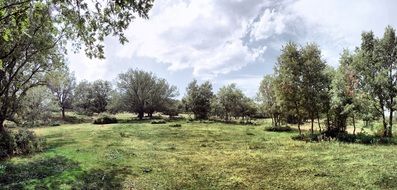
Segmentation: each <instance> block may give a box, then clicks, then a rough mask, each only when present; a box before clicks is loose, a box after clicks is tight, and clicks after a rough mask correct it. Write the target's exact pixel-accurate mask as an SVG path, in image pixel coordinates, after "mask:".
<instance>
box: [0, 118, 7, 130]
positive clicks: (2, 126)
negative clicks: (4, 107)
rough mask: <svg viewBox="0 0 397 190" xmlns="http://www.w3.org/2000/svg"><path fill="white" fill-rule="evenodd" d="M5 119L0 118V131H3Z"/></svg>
mask: <svg viewBox="0 0 397 190" xmlns="http://www.w3.org/2000/svg"><path fill="white" fill-rule="evenodd" d="M4 121H5V119H0V133H2V132H5V131H6V128H5V127H4Z"/></svg>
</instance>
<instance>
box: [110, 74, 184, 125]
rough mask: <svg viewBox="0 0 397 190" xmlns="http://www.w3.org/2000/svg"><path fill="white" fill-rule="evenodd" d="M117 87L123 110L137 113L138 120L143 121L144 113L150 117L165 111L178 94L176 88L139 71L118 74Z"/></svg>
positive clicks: (152, 75)
mask: <svg viewBox="0 0 397 190" xmlns="http://www.w3.org/2000/svg"><path fill="white" fill-rule="evenodd" d="M117 86H118V91H119V92H120V94H121V101H122V102H123V103H124V109H125V110H127V111H131V112H134V113H137V114H138V118H139V119H143V116H144V113H148V114H149V116H150V117H151V116H152V114H153V113H154V112H156V111H157V112H161V111H164V110H166V107H167V105H169V104H170V102H171V101H173V100H172V98H173V97H175V96H177V94H178V93H177V89H176V87H175V86H171V85H169V84H168V83H167V81H166V80H165V79H159V78H157V77H156V76H155V75H154V74H153V73H149V72H145V71H140V70H129V71H127V72H126V73H123V74H120V75H119V80H118V82H117Z"/></svg>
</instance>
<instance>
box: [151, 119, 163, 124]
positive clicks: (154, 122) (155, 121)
mask: <svg viewBox="0 0 397 190" xmlns="http://www.w3.org/2000/svg"><path fill="white" fill-rule="evenodd" d="M150 123H151V124H165V123H167V122H166V121H165V120H162V119H160V120H153V121H151V122H150Z"/></svg>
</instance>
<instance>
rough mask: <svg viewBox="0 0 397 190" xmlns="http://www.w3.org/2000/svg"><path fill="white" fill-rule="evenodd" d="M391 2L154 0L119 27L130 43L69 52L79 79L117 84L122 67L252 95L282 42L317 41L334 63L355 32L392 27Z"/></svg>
mask: <svg viewBox="0 0 397 190" xmlns="http://www.w3.org/2000/svg"><path fill="white" fill-rule="evenodd" d="M396 7H397V1H394V0H349V1H346V0H321V1H319V0H297V1H292V0H279V1H273V0H155V3H154V6H153V8H152V10H151V11H150V13H149V17H150V18H149V19H148V20H146V19H140V18H138V19H136V20H135V21H134V22H133V23H131V25H130V27H129V28H128V29H127V30H126V31H125V34H126V36H127V38H128V40H129V43H128V44H124V45H121V44H119V41H118V39H117V38H115V37H108V38H106V39H105V56H106V59H103V60H98V59H89V58H87V57H86V56H85V54H84V52H80V53H76V54H73V53H69V54H68V55H67V59H68V64H69V67H70V69H71V70H72V71H73V72H74V74H75V76H76V79H77V80H78V81H81V80H88V81H94V80H97V79H103V80H109V81H112V82H115V81H116V79H117V76H118V74H119V73H123V72H126V71H127V70H128V69H139V70H145V71H150V72H153V73H154V74H155V75H156V76H158V77H160V78H165V79H167V81H168V82H169V83H170V84H171V85H175V86H176V87H177V88H178V91H179V94H180V95H179V98H180V97H182V96H183V95H184V94H185V89H186V86H187V85H188V83H189V82H190V81H192V80H193V79H197V80H198V81H199V82H203V81H206V80H209V81H210V82H211V83H212V84H213V87H214V90H215V92H216V91H217V90H218V89H219V88H220V87H222V86H224V85H227V84H231V83H236V85H237V86H238V87H239V88H240V89H242V90H243V92H244V93H245V94H246V95H247V96H249V97H255V95H256V92H257V90H258V87H259V83H260V81H261V79H262V78H263V76H264V75H265V74H271V73H273V68H274V65H275V63H276V61H277V57H278V56H279V54H280V49H281V48H282V46H283V44H285V43H287V42H289V41H293V42H296V43H299V44H301V45H305V44H306V43H311V42H315V43H317V44H318V45H319V46H320V48H321V50H322V55H323V59H324V60H325V61H326V62H327V64H328V65H331V66H334V67H336V66H337V65H338V59H339V55H340V53H341V52H342V51H343V49H345V48H347V49H350V50H354V48H355V47H357V46H359V45H360V40H361V33H362V32H363V31H370V30H372V31H373V32H374V33H375V35H377V36H382V34H383V32H384V29H385V27H386V26H388V25H390V26H392V27H394V28H397V11H395V8H396Z"/></svg>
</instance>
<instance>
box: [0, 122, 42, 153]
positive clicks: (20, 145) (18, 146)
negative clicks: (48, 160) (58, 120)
mask: <svg viewBox="0 0 397 190" xmlns="http://www.w3.org/2000/svg"><path fill="white" fill-rule="evenodd" d="M44 145H45V141H44V139H43V138H39V137H37V136H36V135H35V134H34V133H33V132H32V131H29V130H27V129H19V130H18V131H16V132H14V131H11V130H7V131H4V132H0V159H4V158H8V157H10V156H13V155H27V154H32V153H35V152H40V151H42V150H43V149H44Z"/></svg>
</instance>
